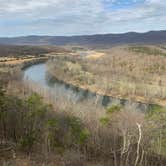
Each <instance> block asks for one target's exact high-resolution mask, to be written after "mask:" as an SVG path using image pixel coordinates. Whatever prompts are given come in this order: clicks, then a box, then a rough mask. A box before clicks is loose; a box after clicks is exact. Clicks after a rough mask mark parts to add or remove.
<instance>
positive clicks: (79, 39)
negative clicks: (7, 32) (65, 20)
mask: <svg viewBox="0 0 166 166" xmlns="http://www.w3.org/2000/svg"><path fill="white" fill-rule="evenodd" d="M163 43H166V31H150V32H146V33H136V32H128V33H123V34H97V35H83V36H24V37H13V38H0V44H10V45H85V46H86V45H93V46H94V45H104V46H105V45H108V46H115V45H123V44H163Z"/></svg>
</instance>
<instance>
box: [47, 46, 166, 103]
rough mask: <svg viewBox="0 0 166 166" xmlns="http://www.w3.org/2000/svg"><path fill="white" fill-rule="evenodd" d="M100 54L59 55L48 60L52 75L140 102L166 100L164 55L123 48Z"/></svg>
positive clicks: (101, 91) (102, 92)
mask: <svg viewBox="0 0 166 166" xmlns="http://www.w3.org/2000/svg"><path fill="white" fill-rule="evenodd" d="M103 52H105V55H103V56H101V57H99V58H95V59H94V58H92V59H91V58H89V57H76V56H73V57H72V56H63V57H62V56H59V57H56V58H55V59H54V60H53V61H50V62H49V63H48V73H49V74H50V75H51V76H52V77H56V78H57V79H59V80H63V81H66V82H68V83H71V84H74V85H76V86H81V87H83V88H85V89H90V90H91V91H94V92H97V93H100V94H106V95H110V96H114V97H120V98H128V99H133V100H138V101H142V102H152V103H156V104H157V103H158V104H161V105H162V104H163V105H165V104H166V103H165V102H164V101H166V86H165V85H166V58H165V57H163V56H160V55H159V56H156V55H153V54H150V55H149V56H146V55H144V54H142V53H140V54H139V55H138V54H137V53H133V52H130V51H128V50H127V49H124V48H119V47H117V48H112V49H110V50H105V51H103Z"/></svg>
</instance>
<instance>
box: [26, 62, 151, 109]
mask: <svg viewBox="0 0 166 166" xmlns="http://www.w3.org/2000/svg"><path fill="white" fill-rule="evenodd" d="M24 80H25V81H26V80H30V81H31V82H34V83H35V84H37V85H39V86H40V87H42V88H43V89H47V90H48V91H49V93H51V94H52V95H53V97H54V98H55V99H63V100H70V101H73V102H80V101H83V100H88V101H91V102H93V103H95V104H99V105H102V106H108V105H112V104H120V105H129V104H130V105H134V106H135V107H136V108H137V109H139V110H141V111H145V110H147V108H148V105H147V104H144V103H141V102H136V101H129V100H126V99H119V98H114V97H111V96H102V95H97V94H95V93H92V92H90V91H88V90H83V89H81V88H78V87H74V86H72V85H67V84H65V83H63V82H59V81H57V80H56V79H52V78H49V77H48V74H47V66H46V64H45V63H41V64H35V65H33V66H30V67H28V68H26V69H25V70H24Z"/></svg>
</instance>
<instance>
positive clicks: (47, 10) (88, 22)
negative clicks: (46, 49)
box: [0, 0, 166, 37]
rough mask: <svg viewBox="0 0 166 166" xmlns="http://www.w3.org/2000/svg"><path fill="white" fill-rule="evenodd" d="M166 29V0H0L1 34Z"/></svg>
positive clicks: (80, 33) (2, 35) (20, 34)
mask: <svg viewBox="0 0 166 166" xmlns="http://www.w3.org/2000/svg"><path fill="white" fill-rule="evenodd" d="M165 29H166V0H0V36H1V37H13V36H27V35H50V36H53V35H54V36H71V35H90V34H104V33H125V32H129V31H136V32H146V31H150V30H165Z"/></svg>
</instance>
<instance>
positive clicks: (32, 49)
mask: <svg viewBox="0 0 166 166" xmlns="http://www.w3.org/2000/svg"><path fill="white" fill-rule="evenodd" d="M64 51H66V50H65V49H63V48H60V47H51V46H49V47H48V46H42V47H41V46H14V45H13V46H12V45H0V57H22V56H26V55H35V56H39V55H42V54H47V53H50V52H64Z"/></svg>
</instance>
